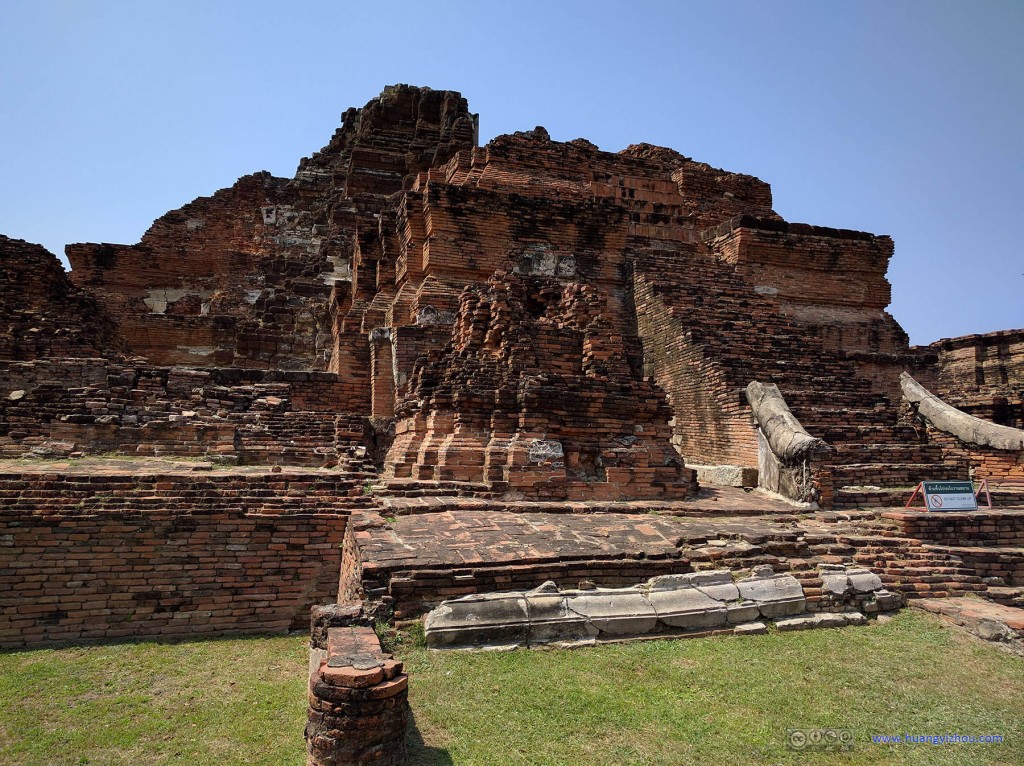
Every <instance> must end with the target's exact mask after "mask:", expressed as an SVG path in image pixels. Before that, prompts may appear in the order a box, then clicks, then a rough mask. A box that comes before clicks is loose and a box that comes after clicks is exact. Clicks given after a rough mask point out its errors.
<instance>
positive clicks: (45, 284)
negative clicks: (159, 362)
mask: <svg viewBox="0 0 1024 766" xmlns="http://www.w3.org/2000/svg"><path fill="white" fill-rule="evenodd" d="M0 298H2V300H0V360H19V361H30V360H33V359H41V358H44V357H49V356H74V357H91V356H99V355H101V354H104V353H110V352H111V351H116V350H117V349H118V348H120V347H121V340H120V338H118V336H117V334H116V332H115V329H114V323H113V322H112V321H111V320H109V319H108V318H106V317H105V316H104V315H103V314H102V312H101V311H100V310H99V306H98V305H97V302H96V300H95V299H94V298H93V297H92V296H91V295H89V294H88V293H87V292H86V291H84V290H81V289H79V288H77V287H76V286H75V285H74V284H73V283H72V282H71V280H70V279H68V276H67V274H65V273H64V269H63V268H61V265H60V262H59V261H58V260H57V258H56V256H54V255H53V254H52V253H50V252H47V251H46V250H45V249H44V248H43V247H41V246H39V245H33V244H31V243H29V242H25V241H24V240H20V239H11V238H9V237H5V236H3V235H0Z"/></svg>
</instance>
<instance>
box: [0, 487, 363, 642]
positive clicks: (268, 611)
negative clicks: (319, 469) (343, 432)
mask: <svg viewBox="0 0 1024 766" xmlns="http://www.w3.org/2000/svg"><path fill="white" fill-rule="evenodd" d="M6 479H7V480H5V481H4V482H2V483H0V487H3V492H4V495H5V499H4V503H3V509H2V510H0V647H6V648H17V647H24V646H37V645H41V644H44V643H47V642H52V641H63V640H85V639H110V638H127V637H132V638H136V637H149V636H194V635H210V634H218V633H228V632H249V633H279V632H284V631H287V630H289V629H290V628H296V627H300V626H302V625H304V624H305V621H306V620H307V619H308V610H309V607H310V606H311V605H313V604H316V603H328V602H330V601H333V600H334V598H335V595H336V593H337V588H338V575H339V570H340V565H341V550H340V546H341V543H342V539H343V537H344V533H345V525H346V520H347V512H346V511H344V510H343V509H341V508H333V509H330V510H327V511H324V512H316V511H315V507H316V506H315V503H317V502H321V503H322V501H317V500H316V498H315V495H317V494H318V493H317V492H316V491H315V490H312V489H310V487H311V485H310V484H309V483H304V482H296V481H292V482H288V481H286V480H278V481H279V484H280V485H283V486H277V487H275V485H274V484H273V482H269V483H268V482H267V481H255V480H253V479H252V478H251V477H237V478H236V479H234V480H231V481H227V482H223V483H220V484H218V485H216V486H212V485H211V486H205V487H200V488H195V489H193V490H191V491H190V490H189V489H188V486H189V485H188V484H187V483H184V484H183V483H181V482H180V481H172V480H167V479H163V480H160V477H149V479H150V481H148V482H147V481H143V480H140V481H139V482H138V483H137V486H136V487H135V489H134V490H132V491H129V492H128V494H129V497H128V499H126V500H125V503H124V504H123V505H120V506H118V505H117V502H116V501H117V499H118V495H117V494H116V493H118V492H125V491H126V490H124V489H123V488H122V489H118V488H117V487H120V486H121V485H120V484H116V483H113V484H112V483H110V482H106V483H104V481H102V479H103V477H84V478H81V477H80V478H78V479H74V478H73V477H66V476H65V477H57V476H45V475H37V476H35V477H28V476H26V477H22V478H21V480H19V481H14V480H12V479H11V478H10V477H6ZM153 479H157V480H155V481H154V480H153ZM82 482H84V483H85V484H86V485H91V487H90V489H88V490H85V491H83V490H81V489H80V488H78V489H71V487H74V486H78V487H80V486H81V483H82ZM199 483H200V484H202V482H199ZM12 486H13V487H15V489H12ZM247 487H251V488H252V489H253V492H252V493H251V494H248V495H247V492H248V490H247ZM10 492H17V493H18V494H20V495H21V496H22V497H26V498H28V497H31V500H30V501H28V505H29V507H30V508H31V509H26V508H25V507H23V506H24V505H25V502H22V503H17V502H16V501H12V500H10V499H9V498H7V497H6V495H7V494H9V493H10ZM190 492H191V496H193V497H195V498H197V499H190V497H189V495H190ZM289 492H292V493H300V494H309V495H310V496H311V498H310V499H311V500H312V501H313V502H314V506H311V507H310V508H306V509H302V507H301V506H296V501H295V500H294V498H291V499H289V498H287V495H288V494H289ZM104 506H106V507H104ZM328 507H329V506H328ZM289 508H291V509H292V510H289ZM296 508H299V510H298V512H296V511H295V509H296Z"/></svg>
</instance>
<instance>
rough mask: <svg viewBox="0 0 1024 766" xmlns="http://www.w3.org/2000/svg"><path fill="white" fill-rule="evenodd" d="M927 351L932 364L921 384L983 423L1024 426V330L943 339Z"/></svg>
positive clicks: (1015, 426)
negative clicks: (926, 378)
mask: <svg viewBox="0 0 1024 766" xmlns="http://www.w3.org/2000/svg"><path fill="white" fill-rule="evenodd" d="M922 351H923V352H924V351H925V350H924V349H922ZM927 351H930V352H932V353H934V354H935V356H936V363H935V365H934V366H933V367H932V368H931V370H930V372H931V376H930V377H929V378H928V381H929V383H930V384H931V385H928V384H927V383H926V384H925V385H926V386H928V387H929V389H930V390H931V391H933V392H934V393H935V394H936V395H937V396H939V397H941V398H942V399H943V400H944V401H945V402H947V403H948V404H951V405H953V406H954V407H956V408H957V409H961V410H963V411H964V412H967V413H969V414H971V415H974V416H975V417H978V418H982V419H983V420H991V421H992V422H994V423H998V424H1000V425H1004V426H1012V427H1014V428H1024V330H1005V331H1002V332H992V333H987V334H985V335H966V336H964V337H962V338H947V339H944V340H940V341H936V342H935V343H932V344H931V345H930V346H928V347H927Z"/></svg>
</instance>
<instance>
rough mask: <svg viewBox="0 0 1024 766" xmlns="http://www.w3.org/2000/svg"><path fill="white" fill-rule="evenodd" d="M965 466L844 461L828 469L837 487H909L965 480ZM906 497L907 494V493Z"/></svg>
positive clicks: (839, 488) (840, 488)
mask: <svg viewBox="0 0 1024 766" xmlns="http://www.w3.org/2000/svg"><path fill="white" fill-rule="evenodd" d="M967 478H968V476H967V468H966V467H965V466H961V465H955V464H947V463H895V464H891V463H847V464H846V465H839V466H836V467H835V468H833V470H832V482H833V484H834V486H835V487H836V488H837V489H838V490H842V489H856V488H858V487H864V486H869V487H872V489H874V488H875V487H910V488H911V492H913V487H915V486H916V485H917V483H918V482H920V481H946V480H963V479H967ZM908 497H909V495H908Z"/></svg>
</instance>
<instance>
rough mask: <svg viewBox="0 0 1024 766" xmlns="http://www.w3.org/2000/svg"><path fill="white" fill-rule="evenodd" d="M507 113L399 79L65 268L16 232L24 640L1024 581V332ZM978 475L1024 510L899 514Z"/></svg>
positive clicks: (690, 185)
mask: <svg viewBox="0 0 1024 766" xmlns="http://www.w3.org/2000/svg"><path fill="white" fill-rule="evenodd" d="M477 125H478V123H477V116H476V115H474V114H472V113H471V112H470V111H469V107H468V104H467V102H466V100H465V99H463V98H462V97H461V96H460V95H459V94H458V93H454V92H449V91H433V90H429V89H426V88H415V87H409V86H404V85H400V86H394V87H391V88H387V89H386V90H385V91H384V92H383V93H382V94H381V96H380V97H378V98H376V99H374V100H372V101H371V102H370V103H369V104H367V105H366V106H365V107H363V108H362V109H349V110H348V111H346V112H345V113H344V115H343V116H342V125H341V127H340V128H338V130H337V131H336V133H335V134H334V136H333V137H332V138H331V140H330V141H329V143H328V144H327V145H326V146H325V147H324V148H323V149H322V150H321V151H319V152H317V153H316V154H314V155H313V156H311V157H309V158H304V159H303V160H302V161H301V162H300V163H299V167H298V170H297V172H296V174H295V176H294V178H291V179H286V178H276V177H273V176H271V175H270V174H268V173H256V174H254V175H250V176H246V177H244V178H242V179H240V180H239V181H238V182H237V183H235V185H234V186H232V187H230V188H227V189H223V190H221V191H218V192H216V193H215V194H213V195H212V196H210V197H202V198H199V199H197V200H194V201H193V202H191V203H189V204H187V205H185V206H184V207H182V208H180V209H179V210H175V211H172V212H170V213H168V214H166V215H165V216H163V217H162V218H160V219H158V220H157V221H156V222H154V224H153V225H152V227H151V228H150V229H149V231H147V232H146V233H145V235H144V236H143V237H142V239H141V240H140V241H139V242H138V243H137V244H132V245H118V244H73V245H69V246H68V247H67V251H66V252H67V256H68V258H69V260H70V262H71V265H72V269H71V271H70V273H69V274H66V273H65V272H64V271H63V270H62V269H61V268H60V266H59V263H58V261H57V259H56V258H55V256H53V255H52V254H50V253H47V252H46V251H45V250H43V249H42V248H40V247H38V246H36V245H32V244H29V243H26V242H22V241H20V240H13V239H8V238H6V237H0V286H2V298H0V526H2V527H3V528H2V529H0V584H2V585H3V586H4V593H3V595H2V596H0V607H2V615H3V616H2V617H0V646H24V645H36V644H43V643H46V642H47V641H53V640H62V639H76V640H77V639H90V638H112V637H115V638H116V637H121V636H132V635H157V634H165V635H190V634H195V633H202V632H207V633H216V632H223V631H226V630H249V631H253V632H261V631H267V630H270V631H273V630H286V629H288V628H289V627H291V626H294V625H297V624H300V623H301V622H302V621H303V620H305V619H306V617H307V615H308V613H309V608H310V606H311V605H314V604H324V603H327V602H331V601H334V600H339V601H341V602H342V603H349V604H359V605H361V606H362V611H361V612H360V614H361V615H362V617H361V618H360V619H363V620H364V621H365V620H368V619H370V617H371V616H372V617H377V618H385V619H409V618H414V617H418V616H420V615H422V614H424V613H426V612H427V611H428V610H430V609H432V608H434V607H436V606H437V605H438V604H439V603H441V602H442V601H444V600H445V599H450V598H453V597H458V596H464V595H468V594H477V593H484V592H491V591H510V590H524V591H526V590H530V589H533V588H536V587H537V586H539V585H541V584H542V583H544V582H545V581H549V580H550V581H552V582H553V583H555V584H556V586H557V587H561V588H566V589H572V588H576V587H577V586H578V585H579V583H580V582H581V581H586V582H589V583H593V584H595V585H596V586H614V587H631V586H636V585H638V584H639V583H643V582H646V581H648V580H649V579H650V578H652V577H659V576H666V575H673V576H674V575H684V574H689V573H694V572H699V571H702V570H709V569H729V570H732V571H734V572H738V573H747V572H751V571H753V570H754V569H755V568H757V567H764V566H771V567H773V569H774V571H775V572H777V573H779V576H786V577H792V578H795V579H796V580H797V581H798V582H799V585H800V588H801V589H802V593H803V594H804V601H803V602H802V603H803V604H804V606H803V607H802V608H804V609H805V610H806V611H807V612H808V613H816V612H823V611H826V612H827V611H833V612H834V611H837V610H838V611H843V610H846V609H847V608H852V607H851V606H850V604H845V605H844V604H843V603H840V602H838V601H836V600H835V599H831V600H830V597H829V595H828V588H827V580H828V577H829V574H828V573H829V572H830V571H832V570H830V569H829V567H852V568H854V569H857V568H868V569H870V570H872V571H874V572H875V573H876V574H877V575H878V576H879V577H880V578H881V582H882V583H883V584H884V586H885V588H887V589H888V590H889V591H891V592H892V593H895V594H899V595H900V596H901V597H903V598H909V599H914V598H919V597H922V596H931V597H957V596H961V595H964V594H967V593H977V594H981V595H986V596H988V597H989V598H990V599H991V600H993V601H994V602H995V603H996V604H997V605H1001V606H1000V608H1004V607H1011V606H1012V605H1014V604H1019V602H1020V599H1021V586H1024V548H1022V546H1024V542H1022V539H1021V535H1022V530H1024V511H1022V509H1021V505H1022V503H1024V489H1022V484H1024V441H1021V438H1022V434H1024V432H1022V431H1021V430H1020V429H1021V428H1022V426H1024V330H1009V331H1005V332H1000V333H992V334H989V335H976V336H968V337H964V338H957V339H951V340H943V341H939V342H937V343H934V344H932V345H931V346H927V347H914V346H910V345H909V343H908V338H907V335H906V333H904V332H903V330H902V329H901V328H900V326H899V324H898V323H897V322H896V321H895V320H894V319H893V317H891V316H890V315H889V314H888V313H887V312H886V307H887V305H888V304H889V300H890V287H889V283H888V282H887V280H886V270H887V267H888V264H889V261H890V258H892V257H893V242H892V240H891V239H890V238H888V237H886V236H878V235H873V234H867V233H863V232H855V231H848V230H844V229H833V228H821V227H817V226H811V225H807V224H798V223H790V222H786V221H784V220H782V219H781V217H780V216H779V215H778V214H777V213H775V212H774V211H773V209H772V195H771V189H770V187H769V186H768V184H766V183H764V182H763V181H760V180H758V179H756V178H753V177H751V176H747V175H742V174H737V173H732V172H727V171H724V170H720V169H716V168H712V167H710V166H708V165H706V164H704V163H701V162H698V161H695V160H692V159H690V158H688V157H685V156H683V155H682V154H679V153H678V152H675V151H673V150H671V149H666V148H661V147H655V146H650V145H647V144H637V145H633V146H629V147H627V148H626V149H624V150H622V151H620V152H617V153H612V152H605V151H601V150H600V149H598V148H597V147H596V146H594V145H593V144H591V143H590V142H588V141H586V140H584V139H576V140H573V141H569V142H558V141H553V140H552V139H551V138H550V137H549V135H548V134H547V132H546V131H545V130H544V129H543V128H539V127H538V128H535V129H533V130H530V131H525V132H520V133H514V134H512V135H504V136H499V137H498V138H495V139H494V140H492V141H491V142H489V143H488V144H486V145H485V146H479V145H478V141H477V133H478V130H477ZM922 392H923V393H922ZM950 413H953V414H950ZM972 417H973V418H975V419H971V418H972ZM976 419H980V420H976ZM981 421H985V422H986V423H987V424H988V425H984V424H983V425H982V426H979V425H978V424H979V423H981ZM989 426H991V428H989ZM993 428H994V429H996V430H995V431H993V430H992V429H993ZM1000 429H1002V430H1000ZM698 477H700V481H698ZM971 477H973V478H974V479H977V480H980V479H987V480H988V481H989V483H990V489H991V490H992V495H993V497H994V500H995V503H996V506H997V507H996V508H994V509H992V510H990V511H986V512H985V513H984V514H948V515H946V516H943V517H942V520H941V522H938V521H935V520H934V518H932V517H929V516H927V515H926V514H924V513H923V512H922V511H913V510H903V509H902V506H903V505H904V503H905V502H906V500H907V498H908V497H909V495H910V489H911V488H912V487H913V486H914V485H915V484H916V483H917V482H918V481H921V480H924V479H936V480H938V479H961V480H963V479H967V478H971ZM726 485H732V486H726ZM755 488H759V489H758V490H757V491H755ZM761 571H763V570H761ZM357 611H358V610H357ZM346 620H348V622H346V623H344V624H337V625H334V626H333V628H331V629H335V630H340V629H341V628H349V627H351V626H352V625H351V623H352V621H353V618H351V616H349V617H348V618H346ZM356 622H358V620H356ZM328 627H329V628H330V626H328ZM324 640H325V641H326V639H324ZM321 643H324V642H323V641H322V642H321ZM322 648H323V649H324V650H325V651H326V650H327V647H326V645H324V646H323V647H322ZM378 659H380V658H378ZM375 661H376V660H375ZM339 662H340V660H339ZM380 662H381V663H383V662H384V659H380ZM381 667H383V665H381ZM388 667H391V666H390V665H389V666H388ZM315 672H320V671H318V670H316V671H315ZM371 675H372V673H371ZM327 676H330V673H328V674H327ZM327 676H325V678H326V677H327ZM339 677H340V676H339ZM384 682H385V681H382V683H384ZM387 682H388V683H389V681H387ZM324 683H326V684H328V686H330V685H331V682H330V680H329V679H328V680H326V681H324ZM341 686H342V687H344V686H345V684H341ZM323 688H324V689H327V687H326V686H325V687H323ZM389 688H391V687H389ZM331 693H334V692H331ZM337 694H340V695H341V696H340V697H339V698H338V699H342V698H345V695H349V696H351V693H350V692H348V691H340V692H337ZM355 696H356V697H358V696H359V695H358V694H356V695H355ZM325 699H326V698H325ZM325 704H326V703H325ZM371 707H373V709H374V710H376V709H377V708H378V707H381V706H379V705H377V706H371ZM381 710H383V708H381ZM319 712H320V713H323V714H324V716H332V715H335V713H334V712H331V711H330V710H327V709H324V710H320V711H319ZM335 712H337V711H335ZM355 714H356V715H364V713H362V712H358V711H356V713H355ZM377 714H378V713H372V714H371V713H365V715H377ZM381 714H382V715H383V713H381ZM318 720H319V719H318ZM324 720H325V721H326V720H327V719H326V718H324ZM346 721H347V719H346V720H341V719H339V720H338V721H333V719H332V721H331V722H329V723H330V725H332V726H333V725H335V724H337V725H338V726H347V725H356V724H353V723H352V722H350V721H349V722H346ZM396 725H397V724H396ZM315 737H320V739H319V740H318V741H323V742H326V741H327V740H328V739H330V737H329V736H327V735H322V734H316V735H315ZM325 737H326V739H325ZM371 744H372V743H371ZM370 746H371V745H370V744H368V745H367V747H370ZM395 757H396V758H397V757H399V756H397V755H396V756H395ZM338 762H342V761H338Z"/></svg>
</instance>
